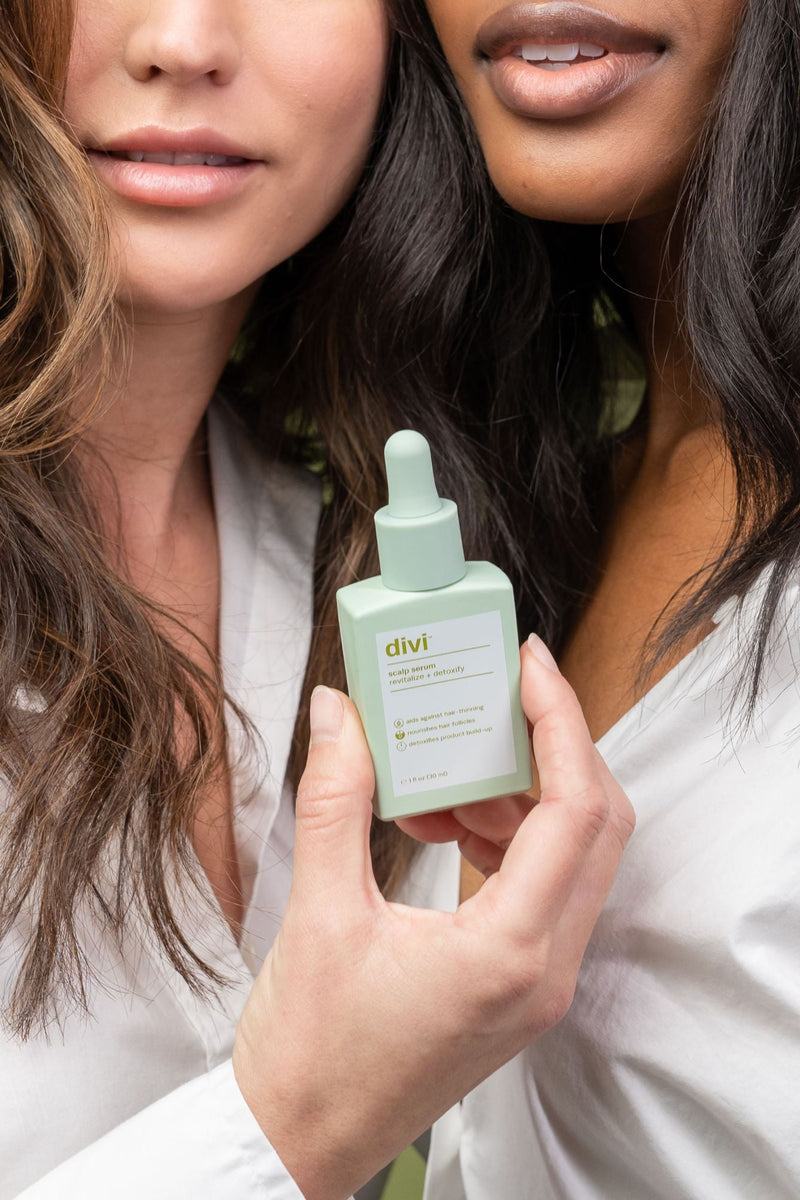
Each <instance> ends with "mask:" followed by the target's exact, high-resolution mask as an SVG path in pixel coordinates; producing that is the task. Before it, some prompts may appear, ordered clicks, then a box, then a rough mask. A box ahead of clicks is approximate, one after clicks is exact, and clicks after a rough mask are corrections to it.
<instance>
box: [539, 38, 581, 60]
mask: <svg viewBox="0 0 800 1200" xmlns="http://www.w3.org/2000/svg"><path fill="white" fill-rule="evenodd" d="M579 49H580V47H579V46H578V44H577V42H572V43H570V45H568V46H548V47H547V57H548V58H549V60H550V62H572V60H573V59H574V58H577V57H578V50H579Z"/></svg>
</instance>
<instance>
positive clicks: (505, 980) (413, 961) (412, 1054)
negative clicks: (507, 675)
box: [234, 649, 633, 1200]
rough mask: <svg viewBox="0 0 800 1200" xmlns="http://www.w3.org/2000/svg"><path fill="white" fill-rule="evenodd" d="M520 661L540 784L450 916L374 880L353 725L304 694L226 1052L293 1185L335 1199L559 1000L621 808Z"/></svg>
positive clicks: (567, 703) (564, 697) (597, 904)
mask: <svg viewBox="0 0 800 1200" xmlns="http://www.w3.org/2000/svg"><path fill="white" fill-rule="evenodd" d="M550 661H551V662H552V660H550ZM522 672H523V700H524V702H525V705H526V715H527V717H528V720H529V721H530V722H531V725H532V727H533V743H534V751H535V755H536V761H537V764H538V770H539V776H540V781H541V800H540V802H539V803H538V804H537V805H536V807H535V808H534V809H533V810H532V811H531V812H530V813H529V814H528V816H527V817H525V819H524V820H523V821H522V823H521V825H520V826H519V828H518V830H517V831H516V834H515V836H514V838H513V840H512V842H511V844H510V845H509V846H508V848H507V850H506V851H505V853H504V856H503V859H502V863H500V865H499V870H497V872H496V873H495V874H493V875H492V877H491V878H490V879H489V880H488V881H487V883H486V885H485V886H484V887H483V888H482V889H481V891H480V892H479V893H478V895H477V896H475V897H473V898H472V899H471V900H469V901H467V902H466V903H465V904H463V905H462V906H461V907H460V908H459V909H458V911H457V912H455V913H441V912H431V911H426V910H419V909H413V908H407V907H405V906H402V905H397V904H392V903H389V902H387V901H385V900H384V899H383V897H382V896H381V894H380V892H379V890H378V887H377V885H376V883H375V879H374V876H373V873H372V867H371V862H370V856H369V827H370V819H371V804H370V802H371V798H372V789H373V782H374V780H373V773H372V765H371V760H370V757H369V753H368V751H367V748H366V745H365V742H364V738H363V733H362V730H361V726H360V723H359V720H358V717H357V714H356V712H355V709H354V708H353V706H352V705H351V704H350V702H349V701H348V700H347V699H346V698H345V697H343V696H340V695H339V694H338V693H335V692H331V691H328V690H327V689H318V691H317V692H316V693H315V696H314V700H313V703H312V745H311V749H310V752H309V759H308V766H307V769H306V772H305V775H304V777H303V780H302V782H301V786H300V789H299V793H298V800H297V834H296V847H295V858H294V881H293V885H292V893H291V897H290V900H289V906H288V909H287V913H286V917H285V919H284V922H283V925H282V927H281V931H280V933H279V935H278V938H277V940H276V943H275V946H274V948H273V950H272V952H271V954H270V955H269V957H268V959H267V961H266V963H265V964H264V967H263V969H262V972H261V974H260V975H259V977H258V979H257V981H256V983H255V985H254V988H253V992H252V994H251V997H250V1000H249V1002H248V1004H247V1007H246V1009H245V1012H244V1014H243V1016H242V1019H241V1022H240V1025H239V1030H238V1033H237V1040H236V1047H235V1051H234V1068H235V1071H236V1076H237V1079H238V1081H239V1086H240V1088H241V1090H242V1093H243V1095H244V1097H245V1099H246V1101H247V1103H248V1104H249V1106H250V1108H251V1109H252V1111H253V1113H254V1114H255V1116H256V1119H257V1120H258V1121H259V1123H260V1125H261V1127H262V1129H263V1130H264V1132H265V1134H266V1135H267V1136H268V1137H269V1139H270V1141H271V1142H272V1144H273V1146H274V1147H275V1149H276V1150H277V1152H278V1153H279V1154H280V1156H281V1158H282V1159H283V1160H284V1162H285V1164H286V1166H287V1167H288V1169H289V1170H290V1171H291V1173H292V1174H293V1176H294V1177H295V1179H296V1180H297V1183H298V1185H299V1187H300V1188H301V1190H302V1191H303V1194H304V1195H305V1196H306V1197H307V1200H345V1198H346V1197H348V1196H350V1195H351V1194H352V1192H353V1191H354V1190H355V1189H356V1188H357V1187H359V1186H360V1185H361V1184H362V1183H364V1182H365V1181H366V1180H367V1179H368V1178H369V1177H370V1176H371V1175H372V1174H373V1173H374V1172H375V1171H376V1170H377V1169H378V1168H379V1167H381V1166H382V1165H383V1164H384V1163H386V1162H388V1161H389V1160H390V1159H391V1158H392V1157H394V1155H395V1154H396V1153H398V1152H399V1151H400V1150H401V1149H403V1148H404V1147H405V1146H406V1145H408V1144H409V1143H410V1142H411V1141H413V1140H414V1138H415V1137H416V1136H417V1135H418V1134H419V1133H421V1132H422V1131H423V1130H424V1129H425V1128H427V1127H428V1126H429V1125H430V1124H431V1122H432V1121H433V1120H435V1119H436V1118H437V1117H438V1116H439V1115H440V1114H441V1113H443V1112H444V1111H445V1110H446V1109H447V1108H449V1107H450V1106H451V1105H452V1104H453V1103H455V1102H456V1101H457V1100H459V1099H460V1098H461V1097H462V1096H463V1095H465V1094H466V1093H467V1092H468V1091H470V1090H471V1089H472V1088H473V1087H475V1086H476V1085H477V1084H478V1083H479V1082H480V1081H481V1080H482V1079H483V1078H485V1077H486V1076H487V1075H488V1074H490V1073H491V1072H492V1071H493V1070H495V1069H496V1068H497V1067H499V1066H500V1065H501V1064H502V1063H503V1062H505V1061H507V1060H508V1059H509V1058H511V1057H512V1056H513V1055H514V1054H516V1053H517V1052H518V1051H519V1050H520V1049H522V1047H523V1046H525V1045H526V1044H527V1043H528V1042H530V1041H531V1040H533V1039H534V1038H536V1037H537V1036H539V1035H540V1034H541V1033H543V1032H544V1031H545V1030H546V1029H548V1028H550V1027H551V1026H552V1025H553V1024H555V1023H556V1022H557V1021H558V1020H559V1019H560V1018H561V1017H562V1016H563V1015H564V1013H565V1012H566V1010H567V1009H568V1007H569V1004H570V1002H571V998H572V993H573V989H574V986H575V980H576V977H577V974H578V969H579V967H580V962H581V959H582V957H583V953H584V950H585V947H586V944H587V941H588V939H589V936H590V934H591V931H592V928H593V927H594V923H595V921H596V919H597V917H598V915H599V913H600V910H601V908H602V905H603V902H604V900H605V897H606V895H607V893H608V890H609V888H610V886H611V883H612V881H613V879H614V875H615V873H616V870H617V867H618V864H619V861H620V857H621V854H622V851H623V849H624V846H625V843H626V841H627V838H628V836H629V834H630V832H631V829H632V827H633V815H632V812H631V809H630V805H629V804H628V801H627V799H626V798H625V796H624V794H623V793H622V791H621V790H620V788H619V787H618V785H617V784H616V783H615V781H614V780H613V778H612V777H611V776H610V774H609V773H608V771H607V770H606V769H605V768H604V767H603V765H602V762H601V760H600V759H599V756H598V755H597V753H596V751H595V748H594V746H593V745H592V742H591V739H590V737H589V734H588V731H587V729H586V725H585V722H584V720H583V716H582V713H581V710H580V707H579V705H578V702H577V700H576V698H575V695H574V693H573V692H572V689H571V688H570V687H569V685H568V684H567V683H566V681H565V680H564V679H563V677H562V676H561V675H560V673H559V672H558V670H557V668H555V666H554V664H553V665H552V666H550V665H548V663H547V662H546V661H545V660H544V659H543V658H541V657H537V656H535V655H534V654H533V653H532V652H531V651H530V650H529V649H526V650H525V651H524V652H523V660H522Z"/></svg>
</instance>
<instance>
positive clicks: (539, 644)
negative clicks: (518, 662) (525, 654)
mask: <svg viewBox="0 0 800 1200" xmlns="http://www.w3.org/2000/svg"><path fill="white" fill-rule="evenodd" d="M528 646H529V647H530V652H531V654H532V655H533V657H534V658H537V659H538V660H539V662H540V663H541V664H542V666H543V667H547V669H548V671H558V663H557V662H556V660H555V659H554V658H553V656H552V654H551V653H550V651H549V650H548V649H547V646H545V644H544V642H543V641H542V639H541V638H540V637H539V636H538V635H537V634H535V633H532V634H531V636H530V637H529V638H528Z"/></svg>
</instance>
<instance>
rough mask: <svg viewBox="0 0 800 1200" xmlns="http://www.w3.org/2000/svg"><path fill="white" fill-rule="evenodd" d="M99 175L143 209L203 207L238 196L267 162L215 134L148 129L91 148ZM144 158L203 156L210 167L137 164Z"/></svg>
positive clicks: (201, 165)
mask: <svg viewBox="0 0 800 1200" xmlns="http://www.w3.org/2000/svg"><path fill="white" fill-rule="evenodd" d="M88 154H89V158H90V160H91V162H92V163H93V165H94V166H95V169H96V170H97V173H98V175H99V176H100V178H101V179H103V181H104V182H105V183H107V184H108V186H109V187H111V188H112V189H113V190H114V191H115V192H116V193H117V194H118V195H120V196H123V197H125V198H126V199H129V200H135V201H139V202H140V203H143V204H153V205H158V206H163V207H168V208H199V207H202V206H203V205H208V204H216V203H220V202H221V201H224V200H228V199H231V198H233V197H235V196H236V195H238V194H239V193H240V192H241V191H242V189H243V188H244V186H245V185H246V183H247V181H248V179H250V177H251V176H252V175H253V173H254V172H256V171H257V170H258V169H259V168H260V167H261V166H263V162H261V161H259V160H257V159H255V158H253V157H252V155H251V154H250V153H249V152H248V150H247V149H246V148H244V147H242V146H239V145H237V144H236V143H234V142H232V141H231V140H230V139H228V138H226V137H224V136H223V135H221V134H219V133H217V132H216V131H215V130H211V129H206V128H195V129H192V130H179V131H171V130H168V129H164V128H161V127H158V126H145V127H142V128H140V129H136V130H132V131H131V132H129V133H126V134H120V135H119V136H115V137H113V138H111V139H109V140H104V141H103V142H102V143H101V144H100V145H97V146H93V147H90V148H89V150H88ZM126 155H133V156H136V157H137V158H138V157H140V156H141V155H144V156H149V155H159V156H162V157H163V156H167V155H177V156H192V158H194V159H196V158H197V157H198V156H200V155H202V156H203V157H204V158H206V159H210V160H211V161H210V162H201V163H198V162H196V161H191V162H189V163H186V162H181V161H180V158H179V161H178V163H169V162H167V163H164V162H145V161H134V159H133V158H128V157H126Z"/></svg>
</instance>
